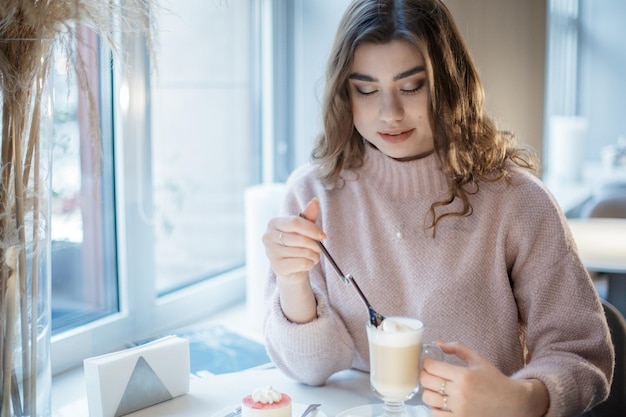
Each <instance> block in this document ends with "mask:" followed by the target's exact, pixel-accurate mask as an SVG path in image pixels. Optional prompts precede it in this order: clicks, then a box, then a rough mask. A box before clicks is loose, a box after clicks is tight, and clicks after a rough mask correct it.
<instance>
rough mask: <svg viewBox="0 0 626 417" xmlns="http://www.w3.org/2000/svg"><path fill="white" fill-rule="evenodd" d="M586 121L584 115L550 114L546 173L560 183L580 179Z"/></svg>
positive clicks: (578, 180) (585, 136)
mask: <svg viewBox="0 0 626 417" xmlns="http://www.w3.org/2000/svg"><path fill="white" fill-rule="evenodd" d="M587 130H588V123H587V120H586V119H585V118H584V117H578V116H552V117H551V118H550V141H549V143H548V169H547V171H548V174H549V176H550V178H551V179H552V180H554V181H557V182H560V183H575V182H580V181H581V179H582V175H581V174H582V159H583V151H584V149H583V148H584V146H585V142H586V140H587Z"/></svg>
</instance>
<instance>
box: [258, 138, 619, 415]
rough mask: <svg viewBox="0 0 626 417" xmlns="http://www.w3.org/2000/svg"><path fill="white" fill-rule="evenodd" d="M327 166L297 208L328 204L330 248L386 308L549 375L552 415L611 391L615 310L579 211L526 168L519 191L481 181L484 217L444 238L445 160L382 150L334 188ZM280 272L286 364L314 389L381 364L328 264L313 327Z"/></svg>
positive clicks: (476, 208) (478, 197)
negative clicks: (589, 257) (602, 293)
mask: <svg viewBox="0 0 626 417" xmlns="http://www.w3.org/2000/svg"><path fill="white" fill-rule="evenodd" d="M314 169H315V168H314V167H313V166H305V167H302V168H300V169H298V170H296V172H294V173H293V174H292V176H291V178H290V180H289V191H288V195H287V198H286V201H285V213H287V214H292V215H296V214H298V213H299V212H300V211H301V210H302V209H303V207H304V206H305V204H306V203H307V202H308V201H309V200H310V199H311V198H312V197H318V198H319V199H320V204H321V214H320V217H319V219H318V224H319V225H320V226H321V228H322V229H323V230H324V231H325V232H326V234H327V236H328V238H327V240H326V241H325V245H326V247H327V248H328V250H329V252H330V253H331V254H333V257H334V258H335V260H336V261H337V263H338V264H339V265H340V267H341V268H342V270H343V272H344V273H350V274H352V275H353V276H354V277H355V279H356V280H357V282H358V284H359V286H360V288H361V290H362V291H363V292H364V294H365V295H366V296H367V298H368V299H369V301H370V302H371V304H372V305H373V307H374V308H375V309H376V310H377V311H379V312H380V313H381V314H383V315H386V316H392V315H405V316H410V317H415V318H418V319H420V320H422V321H423V322H424V323H425V326H426V331H425V341H426V342H431V341H434V340H442V341H461V342H463V343H464V344H466V345H468V346H469V347H471V348H473V349H475V350H477V351H478V352H479V353H481V354H482V355H483V356H485V357H486V358H487V359H489V360H490V361H491V362H492V363H493V364H494V365H496V366H497V367H498V368H499V369H500V370H501V371H502V372H503V373H504V374H506V375H511V376H513V377H514V378H536V379H539V380H541V381H543V382H544V383H545V385H546V386H547V388H548V391H549V393H550V409H549V412H548V414H547V416H549V417H556V416H572V415H576V414H578V413H581V412H583V411H584V410H585V409H587V408H589V407H590V406H592V405H594V404H595V403H597V402H599V401H601V400H602V399H604V398H605V397H606V395H608V389H609V382H608V381H610V379H611V377H612V366H613V361H614V353H613V349H612V344H611V340H610V336H609V331H608V328H607V324H606V321H605V318H604V314H603V310H602V307H601V304H600V302H599V299H598V297H597V294H596V292H595V289H594V287H593V285H592V282H591V280H590V278H589V275H588V273H587V272H586V270H585V268H584V266H583V264H582V263H581V260H580V258H579V255H578V253H577V249H576V247H575V244H574V241H573V239H572V236H571V234H570V232H569V229H568V227H567V222H566V219H565V217H564V216H563V214H562V212H561V211H560V209H559V207H558V205H557V203H556V202H555V200H554V199H553V198H552V197H551V195H550V194H549V193H548V192H547V191H546V189H545V187H544V186H543V185H542V184H541V183H540V181H538V180H537V179H536V178H535V177H534V176H532V175H531V174H529V173H527V172H525V171H523V170H522V169H520V168H517V167H512V168H511V170H512V174H513V177H512V178H513V184H512V185H510V184H508V183H507V182H506V181H499V182H496V183H482V182H481V183H480V184H479V191H478V193H476V194H473V195H471V196H470V200H471V204H472V206H473V213H472V214H471V215H470V216H466V217H459V216H455V217H449V218H445V219H443V220H442V221H441V222H440V223H439V225H438V227H437V234H436V237H435V238H433V235H432V229H426V228H425V224H427V219H428V209H429V207H430V205H431V203H432V202H433V201H441V200H443V199H444V198H445V197H446V194H447V184H446V179H445V177H444V175H443V173H442V171H441V169H440V164H439V162H438V159H437V157H436V156H435V155H434V154H433V155H430V156H428V157H425V158H422V159H419V160H415V161H409V162H398V161H396V160H393V159H391V158H388V157H387V156H386V155H384V154H382V153H381V152H379V151H378V150H376V149H375V148H372V147H369V146H368V147H367V151H366V157H365V161H364V165H363V166H362V167H360V168H358V169H356V170H354V171H345V172H344V173H343V175H342V178H343V179H344V181H343V182H344V183H343V186H342V187H340V188H337V189H335V190H331V191H328V190H325V188H324V187H323V186H322V184H321V183H320V182H319V180H317V179H316V177H315V172H314ZM455 203H456V202H455ZM455 208H458V206H456V205H455ZM270 275H271V276H270V280H269V283H268V288H267V290H268V300H269V304H270V308H269V311H268V316H267V319H266V322H265V335H266V342H267V348H268V352H269V354H270V356H271V358H272V360H273V361H274V363H275V364H276V366H277V367H278V368H280V369H281V370H282V371H283V372H284V373H285V374H286V375H288V376H290V377H292V378H294V379H296V380H299V381H302V382H304V383H307V384H311V385H320V384H323V383H325V381H326V380H327V379H328V377H329V376H330V375H332V374H333V373H335V372H337V371H340V370H343V369H347V368H351V367H352V368H356V369H360V370H366V371H367V370H369V363H368V362H369V358H368V347H367V336H366V332H365V323H366V321H367V319H368V315H367V310H366V308H365V306H364V305H363V304H362V302H361V301H360V299H359V298H358V297H357V294H356V292H355V290H354V289H353V288H352V287H350V286H347V285H346V284H344V283H343V282H342V281H341V280H340V279H339V277H338V276H337V275H336V273H335V271H334V270H333V269H332V267H331V265H330V264H329V263H328V262H327V260H325V259H322V262H321V263H320V264H319V265H317V266H316V267H315V268H314V269H313V270H312V271H311V272H310V280H311V284H312V286H313V289H314V291H315V294H316V297H317V303H318V307H317V308H318V318H317V319H316V320H314V321H312V322H310V323H307V324H294V323H291V322H289V321H288V320H287V319H286V318H285V316H284V315H283V313H282V310H281V307H280V302H279V300H278V290H277V288H276V282H275V276H274V275H273V274H270ZM520 341H521V342H520ZM525 349H527V350H528V352H529V353H530V357H531V358H532V359H530V361H528V362H525V360H524V357H525V356H524V350H525ZM446 360H448V361H451V362H455V363H460V362H459V361H458V359H456V358H454V357H447V358H446Z"/></svg>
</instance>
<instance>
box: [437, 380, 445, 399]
mask: <svg viewBox="0 0 626 417" xmlns="http://www.w3.org/2000/svg"><path fill="white" fill-rule="evenodd" d="M439 394H441V395H443V396H445V395H446V380H445V379H444V380H443V382H442V383H441V388H439Z"/></svg>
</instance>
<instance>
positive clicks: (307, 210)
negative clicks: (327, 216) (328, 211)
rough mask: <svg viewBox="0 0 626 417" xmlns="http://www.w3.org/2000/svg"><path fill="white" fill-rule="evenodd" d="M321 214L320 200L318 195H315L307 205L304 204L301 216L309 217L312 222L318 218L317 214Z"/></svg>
mask: <svg viewBox="0 0 626 417" xmlns="http://www.w3.org/2000/svg"><path fill="white" fill-rule="evenodd" d="M319 214H320V201H319V200H318V199H317V197H313V198H312V199H311V201H309V202H308V203H307V205H306V206H304V209H303V210H302V213H300V216H301V217H303V218H305V219H307V220H308V221H310V222H313V223H315V221H316V220H317V216H319Z"/></svg>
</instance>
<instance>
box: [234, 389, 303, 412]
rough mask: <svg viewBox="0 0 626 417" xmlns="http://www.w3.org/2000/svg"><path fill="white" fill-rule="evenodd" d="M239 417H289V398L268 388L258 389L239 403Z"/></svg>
mask: <svg viewBox="0 0 626 417" xmlns="http://www.w3.org/2000/svg"><path fill="white" fill-rule="evenodd" d="M241 417H291V397H289V396H288V395H287V394H283V393H280V392H278V391H276V390H274V389H273V388H272V387H270V386H265V387H262V388H258V389H256V390H255V391H254V392H253V393H252V394H251V395H246V396H245V397H244V398H243V400H242V401H241Z"/></svg>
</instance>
